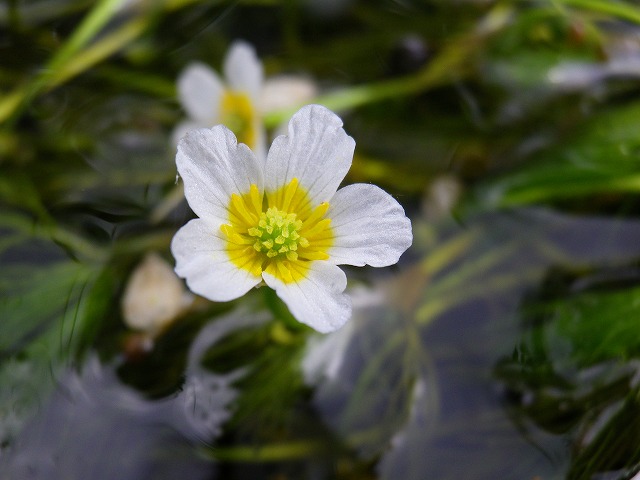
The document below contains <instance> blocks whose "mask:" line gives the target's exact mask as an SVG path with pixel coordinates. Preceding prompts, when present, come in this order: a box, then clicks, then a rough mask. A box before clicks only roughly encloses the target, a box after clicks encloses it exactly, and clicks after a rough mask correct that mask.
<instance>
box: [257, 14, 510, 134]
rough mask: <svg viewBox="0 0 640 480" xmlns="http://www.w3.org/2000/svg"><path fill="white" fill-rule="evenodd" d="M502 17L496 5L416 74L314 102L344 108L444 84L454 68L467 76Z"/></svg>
mask: <svg viewBox="0 0 640 480" xmlns="http://www.w3.org/2000/svg"><path fill="white" fill-rule="evenodd" d="M502 17H503V15H502V9H499V8H497V7H496V9H494V10H492V11H491V12H490V13H489V14H488V15H487V17H486V18H485V21H484V22H481V24H482V25H484V26H485V28H480V29H478V30H477V31H474V32H472V33H471V34H469V35H464V36H462V37H460V38H458V39H456V40H453V41H452V42H450V43H449V45H448V46H447V47H446V48H444V50H443V51H442V52H441V53H440V54H439V55H438V56H437V57H436V58H435V59H433V60H432V61H431V62H429V64H428V65H427V66H426V67H425V68H424V69H422V70H421V71H419V72H418V73H416V74H414V75H409V76H407V77H403V78H397V79H393V80H386V81H382V82H377V83H371V84H368V85H357V86H354V87H348V88H344V89H342V90H338V91H336V92H332V93H328V94H326V95H322V96H320V97H318V98H316V99H315V103H318V104H320V105H324V106H325V107H327V108H329V109H331V110H336V111H343V110H347V109H352V108H356V107H360V106H362V105H366V104H370V103H375V102H379V101H382V100H388V99H390V98H396V97H402V96H406V95H412V94H416V93H420V92H424V91H426V90H428V89H431V88H434V87H437V86H440V85H444V84H446V83H447V82H449V81H450V80H451V76H452V72H455V75H456V77H460V76H464V75H466V72H467V71H468V70H469V67H470V66H471V65H470V58H471V56H472V55H473V54H474V53H475V52H477V51H478V50H479V49H480V48H481V47H482V46H483V44H484V41H485V40H486V39H487V38H488V37H489V36H490V35H492V34H494V33H495V32H496V31H498V30H500V29H501V28H502V26H503V25H504V22H506V20H504V19H502ZM298 108H299V106H296V107H295V108H288V109H285V110H279V111H276V112H270V113H267V114H266V115H265V116H264V119H263V120H264V123H265V125H266V126H267V127H268V128H274V127H277V126H278V125H280V124H281V123H283V122H284V121H286V120H287V119H289V118H290V117H291V115H293V113H295V111H296V110H297V109H298Z"/></svg>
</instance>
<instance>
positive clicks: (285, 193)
mask: <svg viewBox="0 0 640 480" xmlns="http://www.w3.org/2000/svg"><path fill="white" fill-rule="evenodd" d="M354 148H355V142H354V141H353V139H352V138H351V137H349V136H348V135H347V134H346V133H345V131H344V130H343V129H342V120H340V118H338V117H337V116H336V115H335V114H334V113H332V112H331V111H329V110H327V109H326V108H324V107H321V106H319V105H309V106H306V107H303V108H302V109H301V110H300V111H298V112H297V113H296V114H295V115H294V116H293V118H292V119H291V121H290V122H289V129H288V135H282V136H279V137H278V138H276V139H275V141H274V142H273V145H272V146H271V149H270V150H269V154H268V156H267V157H266V159H262V158H260V157H259V156H256V155H254V154H253V153H252V152H251V150H249V149H248V148H247V146H246V145H243V144H238V143H237V140H236V138H235V136H234V135H233V133H232V132H231V131H230V130H229V129H227V128H225V127H224V126H222V125H219V126H216V127H214V128H212V129H199V130H195V131H191V132H189V133H188V134H187V135H186V136H185V137H184V138H183V139H182V140H181V141H180V144H179V145H178V154H177V157H176V163H177V166H178V172H179V174H180V176H181V177H182V179H183V181H184V188H185V196H186V198H187V201H188V202H189V205H190V206H191V208H192V209H193V211H194V212H195V213H196V215H198V217H200V218H198V219H195V220H191V221H190V222H189V223H187V224H186V225H185V226H184V227H182V228H181V229H180V230H179V231H178V232H177V233H176V235H175V237H174V238H173V241H172V243H171V250H172V252H173V255H174V257H175V259H176V272H177V273H178V275H180V276H181V277H183V278H186V280H187V284H188V285H189V288H190V289H191V290H192V291H194V292H195V293H198V294H200V295H203V296H205V297H207V298H209V299H210V300H214V301H228V300H232V299H234V298H237V297H240V296H242V295H244V294H245V293H246V292H247V291H249V290H250V289H251V288H253V287H255V286H257V285H259V284H261V283H262V282H263V281H264V282H265V283H266V284H267V285H268V286H270V287H271V288H273V289H274V290H275V291H276V293H277V294H278V296H279V297H280V298H281V299H282V300H283V301H284V302H285V303H286V304H287V306H288V307H289V310H290V311H291V313H292V314H293V316H294V317H296V318H297V319H298V320H299V321H300V322H302V323H306V324H307V325H310V326H311V327H313V328H315V329H316V330H318V331H320V332H329V331H333V330H336V329H338V328H340V327H341V326H342V325H343V324H344V323H345V322H346V321H347V320H348V319H349V318H350V316H351V301H350V299H349V297H348V296H347V295H345V294H344V290H345V288H346V285H347V279H346V276H345V274H344V272H343V271H342V270H341V269H340V268H339V267H338V265H344V264H347V265H356V266H363V265H371V266H374V267H384V266H388V265H392V264H394V263H396V262H397V261H398V259H399V257H400V255H402V253H403V252H404V251H405V250H406V249H407V248H409V246H410V245H411V242H412V239H413V237H412V233H411V222H410V221H409V219H408V218H407V217H406V216H405V213H404V210H403V209H402V207H401V206H400V204H398V202H396V201H395V200H394V199H393V198H392V197H391V196H390V195H389V194H387V193H386V192H384V191H383V190H381V189H380V188H378V187H376V186H373V185H368V184H355V185H349V186H347V187H344V188H342V189H340V190H337V189H338V186H339V185H340V183H341V182H342V180H343V179H344V177H345V175H346V173H347V171H348V170H349V168H350V166H351V162H352V159H353V151H354Z"/></svg>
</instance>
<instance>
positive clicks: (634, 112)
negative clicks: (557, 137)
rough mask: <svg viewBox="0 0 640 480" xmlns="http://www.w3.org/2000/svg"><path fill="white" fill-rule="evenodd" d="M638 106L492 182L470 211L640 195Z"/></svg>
mask: <svg viewBox="0 0 640 480" xmlns="http://www.w3.org/2000/svg"><path fill="white" fill-rule="evenodd" d="M639 128H640V103H632V104H630V105H625V106H623V107H618V108H616V109H612V110H609V111H606V112H602V113H601V114H599V115H597V116H593V117H592V118H591V119H589V120H588V121H587V122H586V123H585V124H584V125H583V126H582V127H580V128H579V129H577V130H576V131H575V132H573V134H572V135H571V136H570V137H569V138H568V139H567V140H565V141H562V142H560V143H559V144H557V145H556V146H553V147H551V148H548V149H546V150H543V151H540V152H539V153H537V154H536V155H535V156H534V157H533V158H531V159H530V160H529V161H528V162H527V163H526V164H524V165H523V166H522V167H520V168H518V169H515V170H514V171H512V172H509V173H507V174H504V175H502V176H500V177H497V178H496V179H491V180H488V181H486V182H484V183H482V184H480V186H479V187H478V188H477V189H476V191H475V192H474V195H473V196H472V197H471V198H470V199H468V201H467V208H471V209H473V208H480V209H494V208H505V207H514V206H520V205H526V204H535V203H542V202H552V201H555V200H559V199H573V198H585V197H587V196H589V195H594V194H603V193H608V194H611V193H617V194H622V193H638V192H640V137H639V136H638V129H639Z"/></svg>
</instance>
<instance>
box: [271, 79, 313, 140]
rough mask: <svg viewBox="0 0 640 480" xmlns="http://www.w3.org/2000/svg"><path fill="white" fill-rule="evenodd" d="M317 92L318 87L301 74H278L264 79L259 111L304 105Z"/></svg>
mask: <svg viewBox="0 0 640 480" xmlns="http://www.w3.org/2000/svg"><path fill="white" fill-rule="evenodd" d="M317 94H318V88H317V87H316V84H315V82H313V81H312V80H311V79H309V78H307V77H303V76H301V75H279V76H277V77H273V78H269V79H267V80H265V82H264V85H263V87H262V94H261V95H260V111H262V112H271V111H274V110H283V109H285V108H293V107H296V106H298V105H304V104H305V103H309V101H310V100H311V99H312V98H313V97H315V96H316V95H317ZM285 133H286V132H285Z"/></svg>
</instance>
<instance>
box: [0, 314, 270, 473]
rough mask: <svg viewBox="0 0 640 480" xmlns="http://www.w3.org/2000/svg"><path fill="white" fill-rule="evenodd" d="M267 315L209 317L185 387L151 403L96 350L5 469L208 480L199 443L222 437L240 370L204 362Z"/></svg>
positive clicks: (209, 466)
mask: <svg viewBox="0 0 640 480" xmlns="http://www.w3.org/2000/svg"><path fill="white" fill-rule="evenodd" d="M263 321H264V317H251V316H247V315H242V313H240V314H235V315H232V316H229V317H226V318H221V319H218V320H217V321H214V322H211V323H209V324H208V325H207V326H206V327H205V328H203V329H202V330H201V332H200V333H199V334H198V336H197V337H196V338H195V340H194V342H193V344H192V347H191V349H190V352H189V360H188V366H187V368H186V371H185V381H184V385H183V386H182V389H181V390H180V391H178V392H177V393H175V394H174V395H172V396H170V397H167V398H164V399H161V400H157V401H153V400H149V399H146V398H145V397H144V396H143V395H142V394H141V393H139V392H137V391H135V390H133V389H132V388H130V387H128V386H126V385H124V384H123V383H122V382H121V381H120V380H119V378H118V376H117V373H116V370H117V367H118V365H117V364H102V363H101V361H100V360H99V359H98V357H97V356H95V355H91V356H90V358H88V360H87V361H86V363H85V364H84V365H83V366H82V369H81V372H76V371H75V370H70V371H67V372H66V373H65V374H64V375H63V377H62V378H61V380H60V381H59V382H58V384H57V387H56V389H55V392H54V393H53V395H52V396H51V398H50V399H49V400H48V401H47V402H46V403H44V404H43V405H42V407H41V408H40V410H39V412H38V413H37V415H36V416H35V417H34V418H33V419H32V420H31V421H30V422H28V423H27V425H26V426H25V427H24V429H23V430H22V432H21V434H20V435H19V436H18V438H17V439H16V441H15V442H14V444H13V445H12V446H11V447H10V448H9V449H8V450H7V451H6V452H5V453H4V456H3V458H2V460H1V463H0V470H1V471H2V472H4V475H8V476H9V478H16V479H18V478H19V479H25V480H26V479H56V478H60V479H62V478H66V479H87V478H91V479H114V478H117V479H132V480H134V479H135V480H141V479H178V478H180V479H182V478H190V479H204V478H214V477H215V472H216V467H215V465H214V464H213V463H212V461H211V460H206V459H204V458H203V457H202V456H201V455H198V453H197V448H196V447H197V446H198V445H199V444H201V443H205V442H206V443H209V442H211V441H212V440H213V439H214V438H215V437H217V436H218V435H220V433H221V426H222V425H223V423H224V422H225V421H226V420H227V419H228V418H229V416H230V412H229V406H230V405H231V403H232V402H233V400H234V399H235V397H236V395H237V393H236V391H235V390H234V389H233V388H232V387H231V383H232V382H233V381H235V380H237V379H238V378H239V377H240V376H242V374H243V372H242V371H241V370H236V371H233V372H230V373H227V374H224V375H220V374H212V373H210V372H208V371H207V370H205V369H204V368H203V367H202V366H201V365H200V360H201V358H202V356H203V354H204V353H205V351H206V350H207V348H209V347H211V345H213V344H214V343H215V342H217V341H218V340H219V339H220V338H222V337H224V336H225V335H227V334H228V333H230V332H232V331H235V330H237V329H238V328H244V327H247V326H251V325H257V324H260V323H261V322H263Z"/></svg>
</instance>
